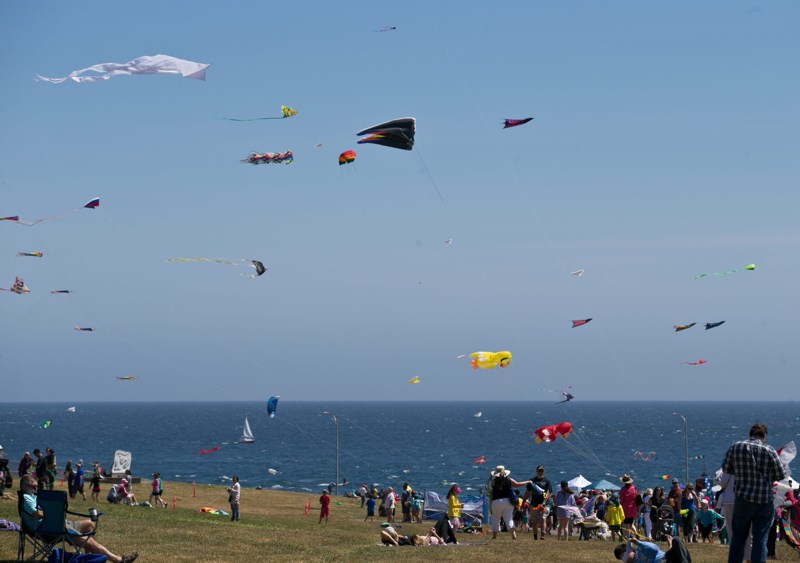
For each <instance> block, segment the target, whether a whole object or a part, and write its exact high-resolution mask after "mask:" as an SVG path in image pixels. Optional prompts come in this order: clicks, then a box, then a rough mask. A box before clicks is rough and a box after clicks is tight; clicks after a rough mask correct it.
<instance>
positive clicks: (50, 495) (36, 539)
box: [17, 491, 101, 561]
mask: <svg viewBox="0 0 800 563" xmlns="http://www.w3.org/2000/svg"><path fill="white" fill-rule="evenodd" d="M17 495H18V501H17V511H18V512H19V516H20V527H21V529H20V535H19V546H18V548H17V560H18V561H47V560H48V558H49V557H50V553H51V552H52V551H53V550H54V549H55V548H56V547H61V551H60V553H61V556H62V560H63V558H65V557H67V556H68V552H67V550H66V547H67V546H70V547H72V548H73V549H74V550H75V552H77V553H80V551H81V545H83V542H82V541H79V540H80V539H81V538H89V537H91V536H93V535H94V534H95V533H96V532H97V520H98V517H99V516H100V514H101V513H98V514H96V515H90V514H81V513H79V512H72V511H70V510H68V508H67V493H66V491H39V493H38V494H37V495H36V503H37V505H38V507H39V509H40V510H41V511H42V512H43V513H44V517H43V518H42V520H41V521H40V522H39V525H38V526H37V527H36V529H31V528H29V527H28V526H27V524H26V523H25V518H23V514H22V513H23V511H24V504H25V503H24V493H23V492H22V491H18V492H17ZM67 514H71V515H73V516H83V517H85V518H91V519H92V520H93V521H94V522H95V529H94V531H92V532H90V533H88V534H79V533H76V532H75V531H74V530H70V529H67V526H66V519H67ZM26 544H28V545H30V547H31V550H32V552H33V553H32V554H31V556H30V557H28V558H27V559H26V558H25V546H26ZM70 555H71V554H70Z"/></svg>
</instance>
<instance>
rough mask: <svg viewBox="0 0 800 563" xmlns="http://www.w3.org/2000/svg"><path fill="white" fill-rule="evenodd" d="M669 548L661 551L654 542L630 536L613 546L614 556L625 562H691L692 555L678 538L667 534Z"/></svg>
mask: <svg viewBox="0 0 800 563" xmlns="http://www.w3.org/2000/svg"><path fill="white" fill-rule="evenodd" d="M667 545H668V546H669V549H667V551H666V552H664V551H661V550H660V549H659V548H658V546H657V545H656V544H654V543H650V542H647V541H641V540H639V539H636V538H630V539H629V540H628V543H627V544H624V543H621V544H619V545H618V546H617V547H615V548H614V557H615V558H616V559H619V560H620V561H625V562H626V563H659V562H661V561H663V562H664V563H692V556H691V555H690V554H689V552H688V551H687V549H686V545H685V544H684V543H683V541H681V539H680V538H677V537H675V538H673V537H672V536H667Z"/></svg>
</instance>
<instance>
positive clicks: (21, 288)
mask: <svg viewBox="0 0 800 563" xmlns="http://www.w3.org/2000/svg"><path fill="white" fill-rule="evenodd" d="M0 291H10V292H12V293H16V294H18V295H22V294H23V293H30V292H31V290H30V289H28V286H27V285H25V282H24V281H22V278H21V277H19V276H17V277H16V279H15V280H14V284H13V285H12V286H11V287H10V288H9V289H6V288H4V287H0Z"/></svg>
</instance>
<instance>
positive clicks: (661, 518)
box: [653, 504, 675, 541]
mask: <svg viewBox="0 0 800 563" xmlns="http://www.w3.org/2000/svg"><path fill="white" fill-rule="evenodd" d="M674 524H675V511H674V510H673V509H672V507H671V506H670V505H668V504H662V505H661V506H659V507H658V508H657V509H656V523H655V525H654V526H653V539H654V540H656V541H666V540H667V536H671V535H672V532H673V527H674Z"/></svg>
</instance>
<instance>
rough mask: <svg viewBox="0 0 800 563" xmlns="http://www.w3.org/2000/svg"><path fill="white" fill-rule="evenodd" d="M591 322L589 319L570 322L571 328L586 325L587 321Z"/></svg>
mask: <svg viewBox="0 0 800 563" xmlns="http://www.w3.org/2000/svg"><path fill="white" fill-rule="evenodd" d="M591 320H592V319H591V318H589V319H579V320H577V321H572V328H575V327H578V326H582V325H585V324H586V323H588V322H589V321H591Z"/></svg>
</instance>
